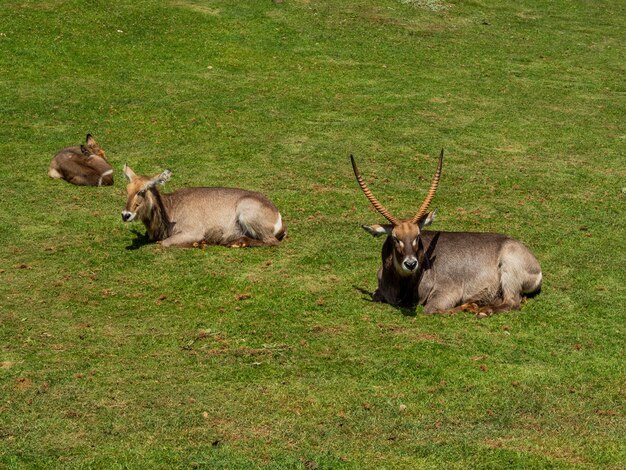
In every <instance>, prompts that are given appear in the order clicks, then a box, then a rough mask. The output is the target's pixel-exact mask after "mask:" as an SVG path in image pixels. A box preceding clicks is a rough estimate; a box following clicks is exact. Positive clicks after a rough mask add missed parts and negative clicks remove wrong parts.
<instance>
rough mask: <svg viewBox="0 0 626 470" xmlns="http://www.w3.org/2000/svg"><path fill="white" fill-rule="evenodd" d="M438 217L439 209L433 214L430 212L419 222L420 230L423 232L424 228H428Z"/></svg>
mask: <svg viewBox="0 0 626 470" xmlns="http://www.w3.org/2000/svg"><path fill="white" fill-rule="evenodd" d="M436 216H437V209H435V210H434V211H432V212H429V213H428V214H426V215H425V216H424V217H422V218H421V219H420V220H419V221H418V222H417V225H418V226H419V228H420V230H422V228H424V227H426V226H427V225H430V224H432V223H433V222H434V220H435V217H436Z"/></svg>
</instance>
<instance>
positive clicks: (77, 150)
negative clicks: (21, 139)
mask: <svg viewBox="0 0 626 470" xmlns="http://www.w3.org/2000/svg"><path fill="white" fill-rule="evenodd" d="M48 176H50V177H51V178H55V179H64V180H65V181H68V182H70V183H72V184H76V185H78V186H111V185H112V184H113V168H112V167H111V165H109V162H108V161H107V157H106V154H105V153H104V150H102V148H101V147H100V146H99V145H98V144H97V142H96V140H95V139H94V138H93V137H92V136H91V134H87V138H86V144H85V145H80V146H76V147H67V148H64V149H63V150H59V151H58V152H57V154H56V155H55V156H54V158H53V159H52V161H51V162H50V168H49V169H48Z"/></svg>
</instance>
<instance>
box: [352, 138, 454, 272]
mask: <svg viewBox="0 0 626 470" xmlns="http://www.w3.org/2000/svg"><path fill="white" fill-rule="evenodd" d="M350 159H351V161H352V169H353V170H354V175H355V176H356V180H357V181H358V183H359V186H361V189H362V190H363V192H364V193H365V196H366V197H367V199H368V200H369V201H370V202H371V203H372V205H373V206H374V208H375V209H376V210H377V211H378V212H379V213H380V214H381V215H382V216H383V217H385V218H386V219H387V220H388V221H389V223H388V224H382V225H379V224H374V225H363V226H362V227H363V229H364V230H365V231H366V232H367V233H369V234H370V235H372V236H374V237H380V236H381V235H387V242H386V243H390V244H391V251H392V256H393V265H394V268H395V270H396V272H397V273H398V274H399V275H400V276H410V275H412V274H414V273H416V272H417V271H418V269H419V268H420V266H421V265H422V263H423V262H424V246H423V244H422V240H421V237H420V235H421V232H422V228H424V227H425V226H427V225H430V224H431V223H432V222H433V220H435V215H436V212H437V210H436V209H435V210H434V211H432V212H428V207H429V206H430V203H431V201H432V199H433V197H434V196H435V192H436V191H437V186H438V185H439V179H440V177H441V167H442V164H443V149H441V155H440V156H439V163H438V165H437V171H436V172H435V175H434V176H433V179H432V181H431V183H430V189H429V190H428V194H427V195H426V198H425V199H424V202H422V205H421V206H420V208H419V210H418V211H417V213H416V214H415V215H414V216H413V217H412V218H410V219H398V218H396V217H394V216H393V215H392V214H391V213H390V212H389V211H388V210H387V208H386V207H385V206H383V205H382V204H381V203H380V202H379V201H378V199H376V197H375V196H374V195H373V194H372V191H370V189H369V188H368V187H367V184H366V183H365V181H364V180H363V178H362V177H361V174H360V173H359V170H358V169H357V167H356V163H355V162H354V157H353V156H352V155H350ZM383 253H384V250H383Z"/></svg>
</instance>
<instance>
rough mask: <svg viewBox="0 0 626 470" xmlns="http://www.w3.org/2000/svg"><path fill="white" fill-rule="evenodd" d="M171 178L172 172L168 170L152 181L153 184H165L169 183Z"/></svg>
mask: <svg viewBox="0 0 626 470" xmlns="http://www.w3.org/2000/svg"><path fill="white" fill-rule="evenodd" d="M171 177H172V172H171V171H170V170H165V171H164V172H163V173H161V174H160V175H159V176H157V177H156V178H152V181H154V184H165V183H167V182H168V181H169V179H170V178H171Z"/></svg>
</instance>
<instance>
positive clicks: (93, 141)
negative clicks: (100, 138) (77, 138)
mask: <svg viewBox="0 0 626 470" xmlns="http://www.w3.org/2000/svg"><path fill="white" fill-rule="evenodd" d="M85 142H87V145H98V144H97V143H96V139H94V138H93V136H92V135H91V134H87V137H85Z"/></svg>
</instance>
